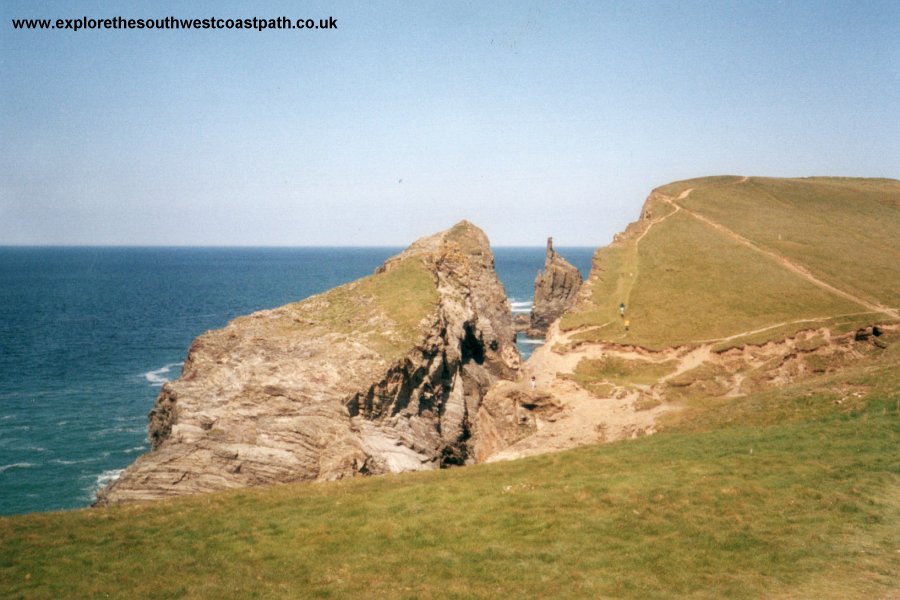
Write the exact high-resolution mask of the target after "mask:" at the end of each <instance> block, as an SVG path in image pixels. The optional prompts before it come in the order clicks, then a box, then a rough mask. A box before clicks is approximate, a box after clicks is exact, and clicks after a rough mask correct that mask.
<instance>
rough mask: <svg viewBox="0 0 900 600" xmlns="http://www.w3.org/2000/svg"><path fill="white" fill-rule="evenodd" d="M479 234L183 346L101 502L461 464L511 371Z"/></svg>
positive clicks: (510, 345)
mask: <svg viewBox="0 0 900 600" xmlns="http://www.w3.org/2000/svg"><path fill="white" fill-rule="evenodd" d="M493 267H494V259H493V255H492V253H491V250H490V246H489V243H488V239H487V237H486V236H485V235H484V233H483V232H482V231H481V230H479V229H478V228H477V227H475V226H474V225H472V224H470V223H468V222H465V221H463V222H461V223H459V224H457V225H456V226H454V227H453V228H451V229H449V230H448V231H445V232H442V233H439V234H436V235H433V236H430V237H427V238H423V239H420V240H418V241H417V242H415V243H414V244H413V245H412V246H410V247H409V248H408V249H407V250H406V251H404V252H403V253H401V254H399V255H397V256H395V257H393V258H391V259H389V260H388V261H387V262H385V264H384V265H382V266H381V267H379V269H378V270H377V271H376V273H375V274H374V275H372V276H369V277H366V278H363V279H360V280H358V281H355V282H352V283H349V284H346V285H343V286H340V287H338V288H335V289H333V290H331V291H329V292H326V293H324V294H320V295H318V296H313V297H311V298H308V299H306V300H304V301H302V302H298V303H294V304H289V305H286V306H282V307H280V308H276V309H274V310H264V311H260V312H257V313H254V314H252V315H249V316H246V317H240V318H238V319H235V320H234V321H232V322H231V323H229V324H228V325H227V326H226V327H225V328H224V329H220V330H217V331H210V332H207V333H205V334H203V335H202V336H200V337H199V338H197V339H196V340H195V341H194V343H193V344H192V345H191V348H190V351H189V354H188V357H187V360H186V361H185V364H184V369H183V372H182V375H181V377H180V378H179V379H177V380H175V381H172V382H169V383H167V384H165V386H163V389H162V390H161V392H160V394H159V397H158V398H157V400H156V404H155V407H154V408H153V410H152V411H151V413H150V416H149V420H150V423H149V437H150V440H151V442H152V450H151V451H150V452H149V453H147V454H145V455H144V456H141V457H140V458H139V459H138V460H137V461H136V462H135V463H133V464H132V465H131V466H130V467H128V468H127V469H126V470H125V471H124V472H123V473H122V475H121V476H120V477H119V478H118V479H117V480H115V481H114V482H113V483H111V484H110V485H109V486H108V487H106V488H105V489H104V490H102V491H101V492H100V493H99V494H98V503H99V504H109V503H117V502H127V501H133V500H147V499H156V498H163V497H168V496H174V495H183V494H194V493H201V492H210V491H215V490H222V489H228V488H236V487H244V486H252V485H260V484H267V483H275V482H288V481H298V480H332V479H339V478H342V477H348V476H355V475H360V474H378V473H387V472H400V471H409V470H421V469H434V468H438V467H441V466H446V465H455V464H464V463H466V462H472V461H473V460H474V459H473V456H474V452H473V447H474V446H473V445H474V443H475V442H476V440H477V438H478V430H477V422H476V418H475V416H476V415H477V413H478V410H479V406H480V403H481V399H482V397H483V396H484V394H485V393H486V391H487V389H488V388H489V387H491V386H492V385H493V384H494V383H495V382H496V381H497V380H498V379H499V378H512V377H514V376H515V374H516V372H517V370H518V368H519V355H518V352H517V350H516V346H515V333H514V331H513V325H512V316H511V313H510V307H509V304H508V302H507V299H506V294H505V292H504V290H503V286H502V285H501V284H500V282H499V281H498V280H497V277H496V274H495V273H494V268H493Z"/></svg>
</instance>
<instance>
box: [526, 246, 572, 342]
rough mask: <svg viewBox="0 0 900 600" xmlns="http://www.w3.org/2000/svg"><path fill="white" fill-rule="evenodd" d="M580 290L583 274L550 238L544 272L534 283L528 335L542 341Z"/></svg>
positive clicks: (570, 305) (569, 306) (539, 274)
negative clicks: (563, 255)
mask: <svg viewBox="0 0 900 600" xmlns="http://www.w3.org/2000/svg"><path fill="white" fill-rule="evenodd" d="M580 288H581V273H580V272H579V271H578V269H576V268H575V267H574V266H572V265H571V264H570V263H569V261H567V260H566V259H565V258H563V257H562V256H560V255H559V254H557V252H556V251H555V250H554V249H553V238H547V257H546V258H545V259H544V270H543V271H541V272H540V273H538V276H537V278H536V279H535V281H534V306H533V308H532V309H531V326H530V327H529V329H528V335H529V336H531V337H543V336H544V335H545V334H546V333H547V328H548V327H550V324H551V323H553V321H555V320H556V319H558V318H559V317H560V315H562V314H563V313H564V312H566V311H567V310H569V308H571V307H572V305H573V304H574V303H575V299H576V297H577V295H578V290H579V289H580Z"/></svg>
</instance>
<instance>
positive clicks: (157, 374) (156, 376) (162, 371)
mask: <svg viewBox="0 0 900 600" xmlns="http://www.w3.org/2000/svg"><path fill="white" fill-rule="evenodd" d="M183 365H184V363H183V362H177V363H170V364H168V365H166V366H164V367H160V368H158V369H154V370H153V371H147V372H146V373H144V379H146V380H147V381H148V382H150V385H152V386H155V387H159V386H161V385H162V384H164V383H165V382H167V381H170V380H171V379H172V378H171V377H168V375H167V374H168V373H169V372H170V371H171V370H172V369H173V368H175V367H180V366H183Z"/></svg>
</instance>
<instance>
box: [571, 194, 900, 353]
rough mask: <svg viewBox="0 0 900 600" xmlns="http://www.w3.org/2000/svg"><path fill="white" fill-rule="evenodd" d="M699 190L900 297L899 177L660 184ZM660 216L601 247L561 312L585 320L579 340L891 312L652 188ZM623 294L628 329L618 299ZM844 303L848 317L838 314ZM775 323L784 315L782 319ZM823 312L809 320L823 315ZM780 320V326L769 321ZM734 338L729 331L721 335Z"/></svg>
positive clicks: (748, 232) (757, 337)
mask: <svg viewBox="0 0 900 600" xmlns="http://www.w3.org/2000/svg"><path fill="white" fill-rule="evenodd" d="M688 188H694V191H693V192H692V193H691V194H690V195H689V196H688V197H687V198H686V199H684V200H681V201H680V202H681V204H682V205H683V206H685V207H686V208H689V209H690V210H692V211H696V212H697V213H698V214H701V215H703V216H705V217H707V218H709V219H711V220H713V221H715V222H717V223H720V224H722V225H724V226H726V227H728V228H729V229H731V230H733V231H735V232H736V233H738V234H739V235H741V236H744V237H745V238H747V239H749V240H751V241H752V242H753V243H755V244H757V245H758V246H759V247H761V248H764V249H766V250H769V251H772V252H775V253H777V254H779V255H781V256H784V257H786V258H788V259H789V260H791V261H793V262H795V263H796V264H799V265H800V266H802V267H804V268H806V269H808V270H809V271H810V272H811V273H812V274H813V275H814V276H815V277H817V278H819V279H820V280H822V281H824V282H826V283H829V284H831V285H833V286H835V287H837V288H838V289H841V290H843V291H846V292H848V293H850V294H853V295H857V296H859V297H860V298H862V299H863V300H865V301H867V302H880V303H881V304H884V305H887V306H896V305H898V304H900V288H898V286H897V285H896V281H897V276H898V272H897V268H896V265H897V264H898V261H900V249H898V246H897V243H896V239H895V238H896V236H897V232H898V231H900V182H897V181H893V180H858V179H840V180H834V179H811V180H778V179H758V178H751V179H749V180H748V181H746V182H743V181H741V179H740V178H736V177H717V178H707V179H702V180H690V181H686V182H677V183H676V184H670V185H669V186H664V187H663V188H660V190H659V192H660V193H665V194H670V195H672V196H673V197H674V196H677V194H679V193H680V192H681V191H684V190H686V189H688ZM648 206H649V208H650V209H651V211H652V213H653V217H652V218H653V220H654V221H655V220H657V219H660V218H661V217H663V216H666V215H668V216H667V217H666V219H665V220H664V221H661V222H658V223H656V224H655V225H654V226H653V227H652V228H651V229H650V231H649V232H647V234H646V235H644V236H643V237H642V238H641V239H640V242H638V241H637V240H638V237H639V236H640V233H641V231H642V229H641V228H640V227H631V228H630V229H629V232H628V233H627V234H626V235H625V236H623V237H622V239H620V241H619V242H617V243H615V244H613V245H611V246H609V247H607V248H602V249H601V250H599V251H598V252H597V254H596V256H595V258H594V273H593V276H592V278H591V280H590V282H589V283H588V285H589V286H590V292H591V293H590V296H589V298H588V300H586V301H582V302H580V303H579V304H578V305H576V307H575V308H574V309H573V310H572V311H571V312H570V313H569V314H567V315H565V316H564V317H563V319H562V322H561V327H562V329H563V330H569V331H570V330H574V329H579V328H590V329H589V330H587V331H584V332H581V333H578V334H576V335H575V336H574V339H575V340H576V341H611V342H616V343H622V344H636V345H640V346H644V347H648V348H655V349H658V348H663V347H667V346H673V345H682V344H688V345H692V344H696V343H699V342H702V341H704V340H714V339H721V338H727V337H731V336H735V335H738V334H740V333H741V332H745V331H746V332H749V331H753V330H757V329H764V328H770V329H766V331H763V332H759V333H756V334H749V335H747V336H744V338H742V339H740V340H736V341H735V343H736V344H737V343H747V342H748V341H753V342H756V343H759V342H764V341H768V340H772V339H782V338H783V337H785V336H786V335H791V334H793V333H795V332H797V331H799V330H801V329H804V328H809V327H810V322H805V323H804V322H797V323H795V321H802V320H804V319H810V320H815V319H832V318H833V319H837V318H841V319H842V320H843V321H842V324H843V325H845V326H846V327H849V328H854V327H858V326H862V325H866V324H871V323H872V322H873V321H881V322H886V321H889V320H893V319H890V318H889V317H887V316H886V315H883V314H881V315H880V314H877V313H869V314H857V313H867V312H868V311H869V309H868V308H866V307H865V306H862V305H861V304H859V303H857V302H854V301H852V300H849V299H847V298H844V297H842V296H839V295H837V294H835V293H833V292H831V291H828V290H826V289H823V288H822V287H819V286H817V285H815V284H813V283H811V282H809V281H807V280H805V279H803V278H802V277H800V276H799V275H798V274H796V273H794V272H792V271H790V270H788V269H786V268H784V267H783V266H782V265H780V264H779V263H777V262H776V261H775V260H773V259H772V258H770V257H768V256H766V255H764V254H761V253H759V252H757V251H755V250H753V249H751V248H749V247H747V246H745V245H743V244H741V243H739V242H738V241H736V240H734V239H732V238H730V237H728V236H727V235H726V234H725V233H723V232H720V231H718V230H716V229H713V228H712V227H710V226H709V225H707V224H705V223H703V222H701V221H699V220H697V219H696V218H694V217H692V216H691V215H690V214H688V213H687V212H685V211H681V212H679V213H677V214H671V215H669V213H670V212H671V210H672V209H671V207H670V206H668V205H666V204H664V203H662V202H661V201H660V200H659V198H658V197H652V198H651V201H650V202H649V205H648ZM619 302H625V303H626V306H627V314H626V317H627V318H628V319H629V321H630V328H629V331H627V332H626V331H625V329H624V326H623V322H622V319H620V318H619V315H618V312H617V307H618V305H619ZM841 315H844V317H840V316H841ZM779 323H786V324H785V325H782V326H778V324H779ZM818 323H820V321H816V322H813V326H818ZM773 326H774V327H773ZM723 344H726V346H727V345H728V342H723Z"/></svg>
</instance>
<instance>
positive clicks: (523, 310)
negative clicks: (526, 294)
mask: <svg viewBox="0 0 900 600" xmlns="http://www.w3.org/2000/svg"><path fill="white" fill-rule="evenodd" d="M509 305H510V307H512V313H513V314H514V315H523V314H527V313H530V312H531V309H532V308H533V307H534V302H531V301H530V300H529V301H527V302H525V301H522V302H520V301H518V300H513V301H511V302H510V303H509Z"/></svg>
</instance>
